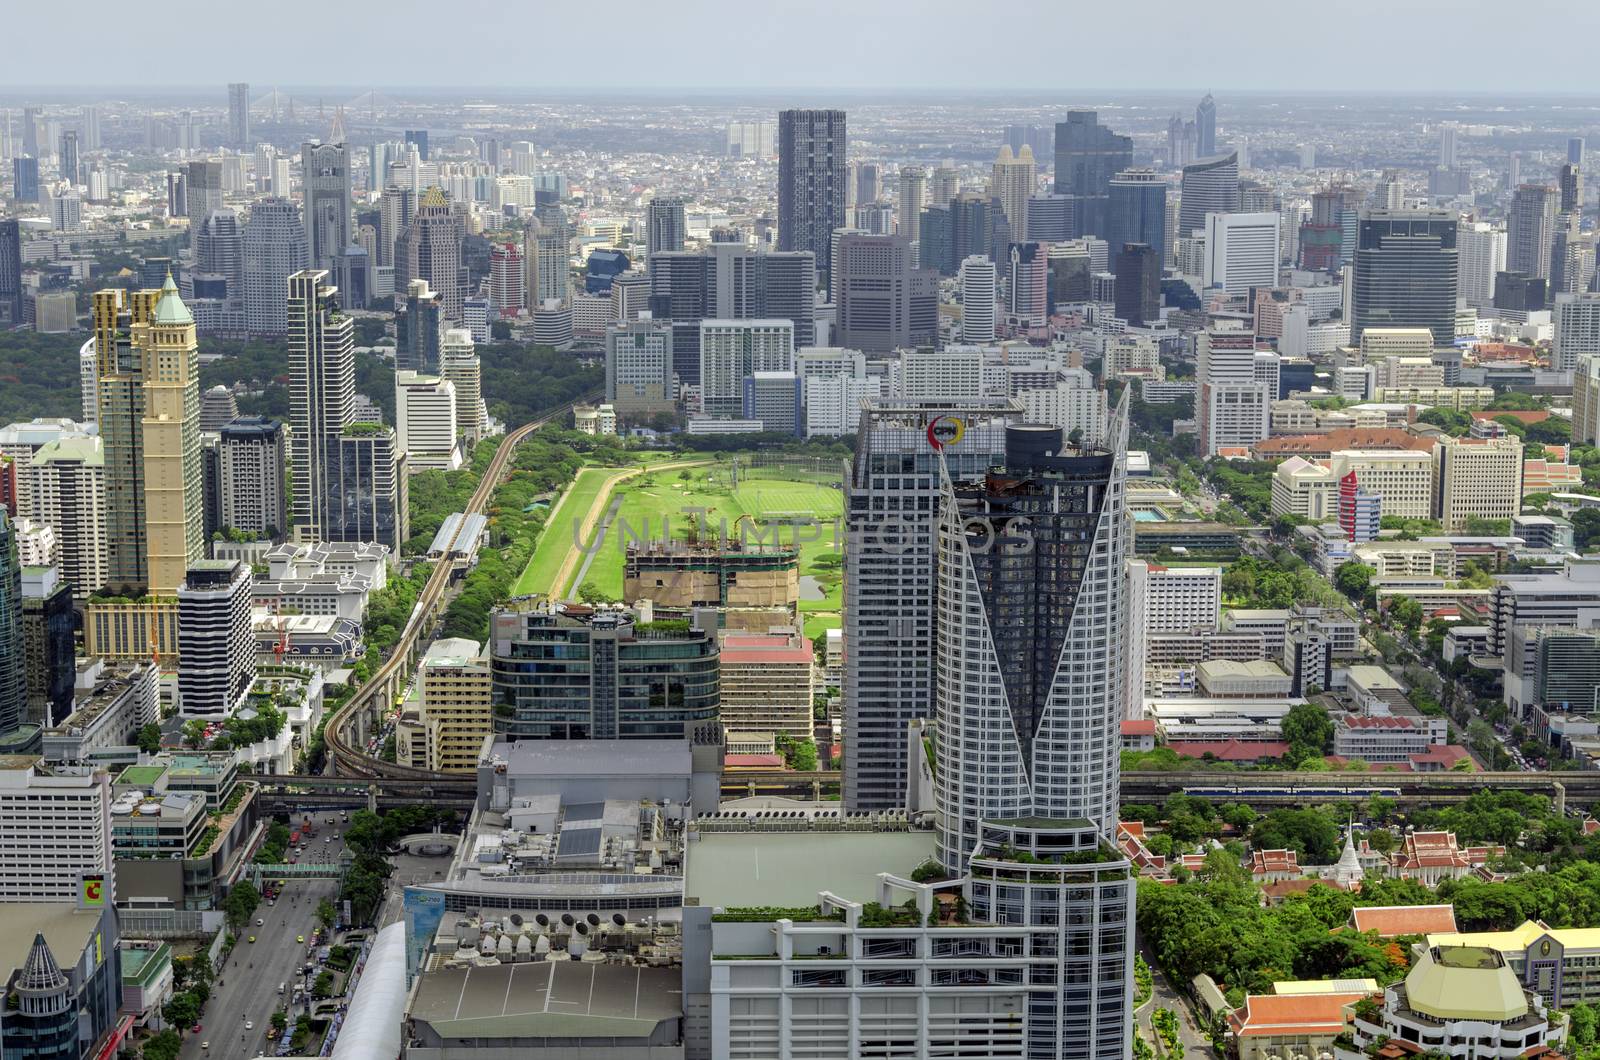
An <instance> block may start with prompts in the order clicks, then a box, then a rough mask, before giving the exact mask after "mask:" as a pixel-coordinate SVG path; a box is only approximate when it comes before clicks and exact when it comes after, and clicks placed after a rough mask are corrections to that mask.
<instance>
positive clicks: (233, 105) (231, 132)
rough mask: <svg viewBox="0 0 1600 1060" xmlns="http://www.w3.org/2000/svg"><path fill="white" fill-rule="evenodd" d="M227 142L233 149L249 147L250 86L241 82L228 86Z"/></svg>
mask: <svg viewBox="0 0 1600 1060" xmlns="http://www.w3.org/2000/svg"><path fill="white" fill-rule="evenodd" d="M228 142H229V143H230V144H232V145H233V146H235V147H249V146H250V145H251V140H250V86H249V85H247V84H245V83H243V82H235V83H233V84H230V85H229V86H228Z"/></svg>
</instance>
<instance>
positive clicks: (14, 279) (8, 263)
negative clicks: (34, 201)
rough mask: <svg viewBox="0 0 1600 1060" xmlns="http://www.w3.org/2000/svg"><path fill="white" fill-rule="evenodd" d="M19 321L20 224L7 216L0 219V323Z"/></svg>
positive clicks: (20, 285) (14, 323)
mask: <svg viewBox="0 0 1600 1060" xmlns="http://www.w3.org/2000/svg"><path fill="white" fill-rule="evenodd" d="M19 161H20V160H19ZM21 323H22V226H21V225H20V224H18V223H17V219H16V218H14V217H9V218H5V219H0V324H5V325H8V326H11V327H16V326H17V325H19V324H21Z"/></svg>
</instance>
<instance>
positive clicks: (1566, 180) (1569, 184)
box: [1556, 162, 1583, 213]
mask: <svg viewBox="0 0 1600 1060" xmlns="http://www.w3.org/2000/svg"><path fill="white" fill-rule="evenodd" d="M1556 187H1557V188H1558V189H1559V190H1560V193H1561V201H1560V203H1559V204H1558V207H1557V208H1558V209H1559V210H1560V212H1562V213H1572V212H1574V211H1579V210H1582V209H1583V168H1582V167H1581V166H1579V165H1578V164H1577V163H1575V162H1568V163H1566V164H1565V165H1563V166H1562V167H1561V173H1560V176H1559V178H1558V179H1557V182H1556Z"/></svg>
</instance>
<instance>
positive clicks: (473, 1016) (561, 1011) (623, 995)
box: [410, 896, 814, 1039]
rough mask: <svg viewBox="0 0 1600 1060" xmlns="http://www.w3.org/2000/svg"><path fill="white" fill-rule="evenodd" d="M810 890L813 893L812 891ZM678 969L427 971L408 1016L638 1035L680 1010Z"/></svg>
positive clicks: (444, 1031)
mask: <svg viewBox="0 0 1600 1060" xmlns="http://www.w3.org/2000/svg"><path fill="white" fill-rule="evenodd" d="M813 897H814V896H813ZM682 991H683V972H682V970H681V969H679V968H635V967H629V966H627V965H619V964H596V963H591V962H587V961H530V962H527V963H519V964H493V965H487V966H461V967H448V968H439V969H435V970H431V971H429V972H427V973H426V974H424V975H423V976H422V977H421V982H419V983H418V984H417V987H416V994H415V998H414V1000H413V1002H412V1005H411V1010H410V1016H411V1018H412V1019H414V1020H417V1021H424V1022H426V1023H428V1024H429V1025H430V1026H431V1027H432V1028H433V1030H434V1032H435V1033H436V1034H438V1035H440V1036H441V1037H444V1038H447V1039H454V1038H491V1039H502V1038H545V1037H550V1038H578V1037H591V1038H620V1039H628V1038H645V1037H648V1036H650V1035H651V1034H652V1033H653V1032H654V1031H655V1029H656V1026H657V1025H658V1024H659V1023H660V1022H661V1021H662V1020H676V1019H678V1018H680V1017H681V1015H682V1013H683V1004H682Z"/></svg>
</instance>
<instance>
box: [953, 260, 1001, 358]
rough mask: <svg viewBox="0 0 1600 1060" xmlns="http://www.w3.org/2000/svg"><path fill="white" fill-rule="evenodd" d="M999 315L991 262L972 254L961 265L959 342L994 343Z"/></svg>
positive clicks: (993, 269)
mask: <svg viewBox="0 0 1600 1060" xmlns="http://www.w3.org/2000/svg"><path fill="white" fill-rule="evenodd" d="M998 316H999V308H998V303H997V302H996V301H995V267H994V262H992V261H990V260H989V259H988V258H987V257H986V256H984V255H982V254H974V255H972V256H971V257H968V258H967V259H966V260H964V261H963V262H962V263H961V341H962V342H993V341H994V340H995V326H996V323H997V319H996V318H997V317H998Z"/></svg>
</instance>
